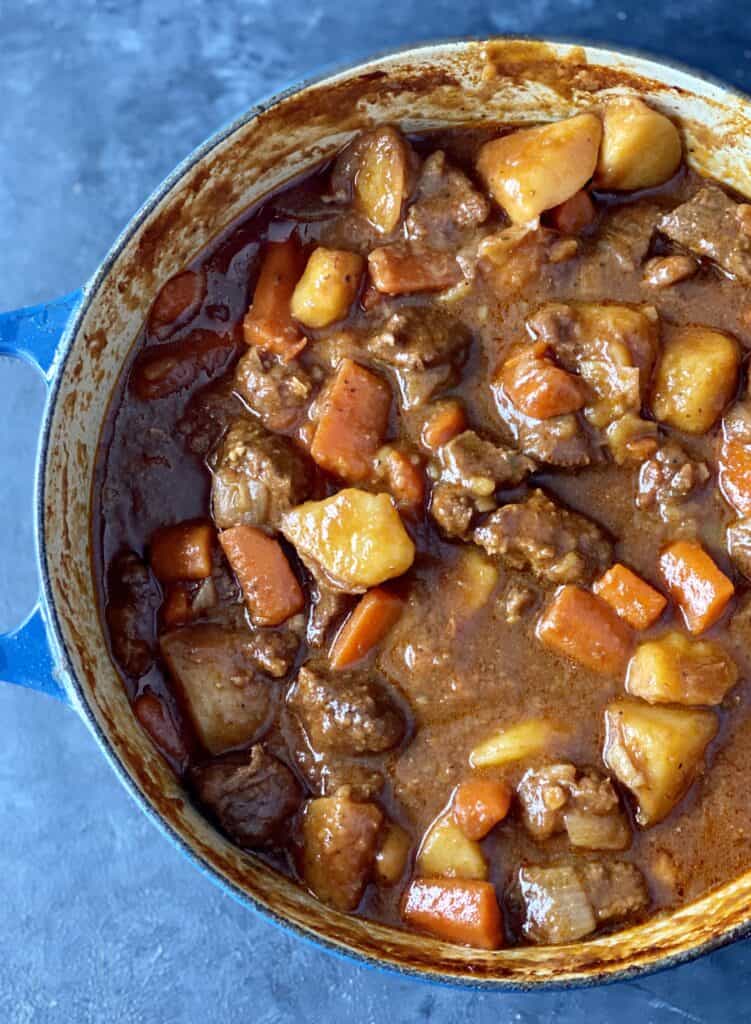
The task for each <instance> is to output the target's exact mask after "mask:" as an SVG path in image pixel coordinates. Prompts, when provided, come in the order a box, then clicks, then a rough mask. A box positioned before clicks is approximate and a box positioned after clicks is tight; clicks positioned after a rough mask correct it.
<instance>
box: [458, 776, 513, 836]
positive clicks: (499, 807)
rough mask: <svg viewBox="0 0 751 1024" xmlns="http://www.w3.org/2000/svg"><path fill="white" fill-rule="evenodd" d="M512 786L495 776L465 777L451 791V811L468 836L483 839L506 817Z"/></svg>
mask: <svg viewBox="0 0 751 1024" xmlns="http://www.w3.org/2000/svg"><path fill="white" fill-rule="evenodd" d="M510 806H511V789H510V787H509V786H507V785H506V783H505V782H501V781H500V780H498V779H482V778H479V777H478V778H476V779H467V780H466V782H462V783H460V784H459V785H458V786H457V787H456V789H455V790H454V797H453V800H452V801H451V813H452V815H453V818H454V821H455V822H456V824H457V825H458V826H459V828H460V829H461V830H462V832H463V833H464V835H465V836H466V837H467V839H475V840H479V839H484V838H485V836H486V835H487V834H488V832H490V830H491V829H493V828H495V826H496V825H497V824H498V823H499V822H500V821H503V819H504V818H505V817H506V815H507V814H508V812H509V807H510Z"/></svg>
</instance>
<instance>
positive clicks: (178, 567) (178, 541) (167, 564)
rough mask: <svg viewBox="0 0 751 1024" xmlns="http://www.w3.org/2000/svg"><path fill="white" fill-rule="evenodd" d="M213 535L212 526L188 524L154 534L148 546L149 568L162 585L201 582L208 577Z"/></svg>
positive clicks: (194, 521) (200, 522) (163, 529)
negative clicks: (177, 581) (183, 581)
mask: <svg viewBox="0 0 751 1024" xmlns="http://www.w3.org/2000/svg"><path fill="white" fill-rule="evenodd" d="M214 537H215V531H214V527H213V526H212V525H211V523H206V522H203V521H199V520H191V521H189V522H186V523H177V524H176V525H175V526H162V527H161V528H160V529H158V530H156V531H155V533H154V534H153V536H152V538H151V543H150V544H149V564H150V565H151V570H152V572H153V573H154V575H155V576H156V578H157V579H158V580H159V581H160V582H161V583H172V582H173V581H175V580H203V579H205V578H206V577H207V576H210V575H211V551H212V548H213V546H214Z"/></svg>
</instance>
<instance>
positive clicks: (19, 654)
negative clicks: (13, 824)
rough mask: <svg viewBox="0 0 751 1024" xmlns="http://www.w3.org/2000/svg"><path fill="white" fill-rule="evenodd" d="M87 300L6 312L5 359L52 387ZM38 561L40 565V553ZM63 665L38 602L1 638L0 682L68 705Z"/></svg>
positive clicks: (0, 339) (1, 321)
mask: <svg viewBox="0 0 751 1024" xmlns="http://www.w3.org/2000/svg"><path fill="white" fill-rule="evenodd" d="M82 295H83V292H82V291H80V290H79V291H75V292H71V293H70V294H69V295H64V296H63V297H62V298H60V299H55V300H54V301H53V302H49V303H46V304H43V305H40V306H28V307H27V308H25V309H17V310H12V311H11V312H9V313H0V354H1V355H7V356H15V357H16V358H21V359H25V360H26V361H27V362H29V363H31V365H32V366H33V367H35V369H37V370H38V371H39V372H40V373H41V374H42V376H43V377H44V379H45V382H46V383H47V385H48V386H49V384H50V383H51V382H52V379H53V378H54V375H55V371H56V363H57V361H58V358H59V357H60V354H59V353H58V344H59V341H60V338H61V337H62V335H63V332H64V331H65V327H66V325H67V323H68V321H69V320H70V318H71V316H72V314H73V312H74V310H75V309H76V307H77V306H78V305H79V303H80V301H81V298H82ZM37 472H38V467H37ZM36 561H37V565H39V554H38V552H37V559H36ZM57 662H58V659H57V658H56V657H55V656H54V655H53V651H52V647H51V644H50V636H49V633H48V630H47V624H46V609H45V607H44V603H43V602H42V601H41V600H37V604H36V606H35V607H34V608H33V609H32V611H31V613H30V614H29V616H28V617H27V619H26V621H25V622H24V623H22V624H21V625H20V626H18V627H16V628H15V629H14V631H13V632H12V633H6V634H4V635H0V679H2V680H3V681H5V682H9V683H17V684H18V685H19V686H27V687H30V688H31V689H34V690H39V691H40V692H42V693H47V694H50V696H53V697H57V698H58V699H60V700H63V701H66V702H67V701H68V696H67V694H66V691H65V688H64V686H63V684H62V681H61V679H60V676H59V673H58V670H57V667H56V665H57Z"/></svg>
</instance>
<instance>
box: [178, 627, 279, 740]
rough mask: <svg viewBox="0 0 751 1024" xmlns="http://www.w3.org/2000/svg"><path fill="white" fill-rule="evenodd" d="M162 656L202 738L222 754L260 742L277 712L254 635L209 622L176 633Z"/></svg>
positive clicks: (184, 628)
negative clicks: (258, 659)
mask: <svg viewBox="0 0 751 1024" xmlns="http://www.w3.org/2000/svg"><path fill="white" fill-rule="evenodd" d="M160 645H161V651H162V656H163V658H164V660H165V661H166V663H167V667H168V668H169V671H170V675H171V677H172V679H173V681H174V683H175V685H176V687H177V688H178V690H179V691H180V695H181V697H182V699H183V704H184V706H185V708H186V710H187V712H188V714H189V716H190V718H191V720H192V722H193V725H194V727H195V730H196V733H197V734H198V738H199V739H200V740H201V743H202V744H203V746H204V747H205V748H206V749H207V750H208V751H209V753H210V754H221V753H223V752H224V751H225V750H230V749H231V748H233V747H239V746H243V745H244V744H246V743H249V742H250V741H251V740H253V739H255V738H257V737H258V736H259V735H260V734H261V732H262V731H263V729H264V728H265V726H266V723H267V720H268V715H269V711H270V708H271V689H270V686H269V683H268V682H267V681H266V680H264V679H262V678H259V674H258V669H257V662H256V650H255V645H254V642H253V638H252V635H251V634H249V633H247V632H243V631H239V630H228V629H222V628H221V627H220V626H216V625H213V624H209V623H203V624H200V625H195V626H185V627H183V628H182V629H175V630H171V631H170V632H168V633H164V634H163V635H162V637H161V638H160Z"/></svg>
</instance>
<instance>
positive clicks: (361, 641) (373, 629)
mask: <svg viewBox="0 0 751 1024" xmlns="http://www.w3.org/2000/svg"><path fill="white" fill-rule="evenodd" d="M403 608H404V602H403V601H402V599H401V598H400V597H397V596H396V594H392V593H390V591H388V590H384V588H383V587H374V588H373V589H372V590H369V591H368V593H367V594H365V596H364V597H363V598H361V599H360V601H359V602H358V604H357V607H356V608H355V610H354V611H353V612H352V614H351V615H350V617H349V618H348V619H347V621H346V622H345V623H344V625H343V626H342V628H341V629H340V630H339V633H338V635H337V637H336V639H335V640H334V643H333V645H332V647H331V652H330V654H329V664H330V665H331V667H332V668H335V669H341V668H349V666H350V665H353V664H354V663H355V662H356V661H359V660H360V659H361V658H364V657H365V655H366V654H368V653H369V652H370V651H371V650H372V649H373V648H374V647H375V646H376V645H377V644H379V643H380V642H381V640H383V638H384V637H385V636H386V634H387V633H388V631H389V630H390V629H391V627H392V626H393V625H394V623H395V622H396V620H397V619H398V618H399V616H400V615H401V614H402V609H403Z"/></svg>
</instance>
